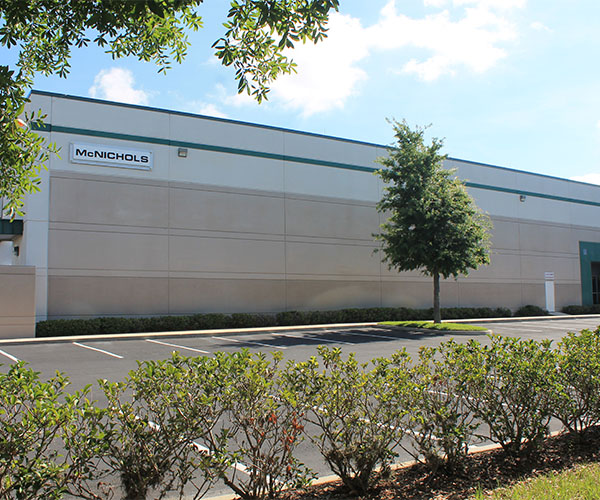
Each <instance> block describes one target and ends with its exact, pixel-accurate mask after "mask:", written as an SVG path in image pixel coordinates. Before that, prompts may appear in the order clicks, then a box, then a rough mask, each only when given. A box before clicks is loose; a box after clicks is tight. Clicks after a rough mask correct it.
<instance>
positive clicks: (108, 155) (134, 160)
mask: <svg viewBox="0 0 600 500" xmlns="http://www.w3.org/2000/svg"><path fill="white" fill-rule="evenodd" d="M70 159H71V162H72V163H84V164H86V165H102V166H106V167H118V168H133V169H136V170H152V166H153V163H154V158H153V154H152V151H147V150H140V149H130V148H118V147H114V146H109V145H106V144H85V143H82V142H72V143H71V151H70Z"/></svg>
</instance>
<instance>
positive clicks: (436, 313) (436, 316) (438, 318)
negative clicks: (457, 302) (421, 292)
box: [433, 271, 442, 323]
mask: <svg viewBox="0 0 600 500" xmlns="http://www.w3.org/2000/svg"><path fill="white" fill-rule="evenodd" d="M433 322H434V323H441V322H442V312H441V310H440V273H438V272H437V271H436V272H434V273H433Z"/></svg>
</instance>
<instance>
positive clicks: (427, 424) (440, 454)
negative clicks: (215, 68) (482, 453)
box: [406, 347, 478, 473]
mask: <svg viewBox="0 0 600 500" xmlns="http://www.w3.org/2000/svg"><path fill="white" fill-rule="evenodd" d="M406 394H407V396H408V402H407V404H406V407H407V408H408V409H409V411H408V413H407V416H406V426H407V429H408V432H407V435H408V437H409V438H410V441H411V442H412V444H413V449H407V450H406V451H408V452H409V453H410V454H411V455H413V457H414V458H415V460H420V457H423V459H424V461H425V463H426V464H427V466H428V467H429V468H430V469H431V471H432V472H434V473H435V472H437V471H438V469H440V468H442V469H443V470H445V471H447V472H454V471H456V470H458V469H460V468H461V466H462V464H463V462H464V460H465V458H466V456H467V453H468V451H469V442H470V441H471V438H472V437H473V433H474V431H475V429H476V428H477V426H478V424H477V422H476V419H475V416H474V414H473V413H472V412H471V411H470V410H469V408H468V406H467V404H466V403H467V401H466V399H465V398H464V397H461V394H460V391H459V387H458V381H457V380H456V377H455V371H454V370H453V368H452V365H451V364H449V363H447V362H446V360H444V359H443V357H440V356H439V352H438V349H436V348H431V347H423V348H421V350H420V351H419V362H418V363H417V365H416V366H414V367H413V368H412V370H411V381H410V390H409V391H407V393H406Z"/></svg>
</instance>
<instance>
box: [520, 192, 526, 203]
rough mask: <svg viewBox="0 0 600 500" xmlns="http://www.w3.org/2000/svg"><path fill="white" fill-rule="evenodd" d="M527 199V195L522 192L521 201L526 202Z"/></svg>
mask: <svg viewBox="0 0 600 500" xmlns="http://www.w3.org/2000/svg"><path fill="white" fill-rule="evenodd" d="M526 199H527V196H525V195H524V194H522V195H521V196H519V201H520V202H524V201H525V200H526Z"/></svg>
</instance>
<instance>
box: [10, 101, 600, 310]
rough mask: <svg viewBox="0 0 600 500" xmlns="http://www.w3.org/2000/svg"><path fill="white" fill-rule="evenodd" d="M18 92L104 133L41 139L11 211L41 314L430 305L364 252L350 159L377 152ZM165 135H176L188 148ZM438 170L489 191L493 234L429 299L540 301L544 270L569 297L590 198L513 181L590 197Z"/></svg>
mask: <svg viewBox="0 0 600 500" xmlns="http://www.w3.org/2000/svg"><path fill="white" fill-rule="evenodd" d="M33 98H34V100H36V103H35V105H36V106H37V105H38V104H39V105H40V106H41V107H42V108H44V112H46V113H48V114H49V119H48V120H49V121H51V123H52V124H53V125H57V126H61V125H63V126H68V127H75V128H77V127H81V128H82V129H88V128H89V127H90V125H89V123H90V122H89V117H90V116H93V117H94V121H93V123H94V127H95V129H96V130H99V131H101V132H103V134H105V135H108V136H111V137H106V138H105V137H97V136H94V135H86V134H84V133H82V134H79V135H77V134H66V133H62V132H60V131H57V130H53V131H52V132H50V133H46V135H47V136H48V138H49V139H50V140H51V141H53V142H56V143H57V145H58V146H59V147H62V150H63V154H62V156H61V158H53V159H52V160H51V162H50V172H49V173H48V174H45V175H47V177H48V178H49V179H46V178H45V180H44V182H45V183H46V184H47V188H46V189H45V190H44V193H45V194H44V197H41V198H35V199H33V198H32V200H31V206H32V207H33V211H32V212H31V213H32V214H34V215H35V217H33V218H31V220H27V221H26V225H25V227H26V228H27V231H28V234H27V235H25V236H24V242H23V246H24V248H26V249H28V250H27V252H26V255H27V259H29V260H27V259H24V261H23V262H21V263H26V264H34V265H36V267H37V275H38V278H37V283H38V287H37V288H38V289H37V292H36V293H37V295H38V299H39V298H41V299H40V300H38V304H37V305H38V311H40V310H41V309H40V307H41V306H40V305H41V304H43V305H44V308H45V304H46V302H45V301H46V299H45V297H46V295H45V294H46V291H45V290H46V270H47V291H48V299H47V304H48V314H49V316H50V317H76V316H97V315H113V314H114V315H129V314H134V315H146V314H184V313H194V312H209V311H224V312H235V311H257V312H258V311H262V312H275V311H281V310H286V309H329V308H331V309H335V308H340V307H366V306H379V305H382V306H408V307H429V306H430V305H431V294H432V290H431V288H432V286H431V280H430V278H427V277H424V276H422V275H421V274H420V273H419V272H418V271H413V272H408V273H400V274H399V273H397V272H395V271H390V270H388V269H387V267H386V265H382V264H381V263H380V256H378V255H376V254H374V253H373V250H374V249H375V248H376V247H377V244H376V243H375V242H374V241H373V237H372V234H373V233H375V232H376V231H377V230H378V227H379V224H380V223H381V221H382V217H381V216H380V215H379V214H378V213H377V211H376V208H375V205H376V203H377V201H378V200H379V199H380V197H381V194H382V184H381V181H380V180H379V178H378V177H376V176H375V175H373V174H372V173H371V172H368V171H361V170H360V169H361V168H363V169H364V168H367V169H369V168H371V169H372V168H375V167H378V165H377V164H376V163H375V160H376V158H377V157H380V156H383V155H385V153H386V151H385V148H384V147H381V146H376V145H369V144H365V143H360V142H356V141H344V140H339V139H334V138H327V137H323V136H316V135H312V134H302V133H296V132H293V131H286V130H282V129H275V128H269V127H261V126H252V125H244V124H240V123H234V122H227V121H222V120H210V119H206V118H199V117H194V116H187V115H184V114H179V113H170V112H165V111H152V110H148V109H141V108H134V107H128V106H115V105H111V104H104V103H98V102H91V101H86V100H76V99H75V100H73V99H68V98H63V97H48V96H36V95H35V94H34V96H33ZM118 134H127V135H128V136H129V137H132V136H136V140H135V141H132V140H129V139H126V138H125V137H124V136H119V135H118ZM145 138H148V140H146V139H145ZM169 140H173V141H189V143H190V144H192V146H190V147H189V148H188V155H187V158H179V157H178V156H177V146H176V145H169V144H168V141H169ZM74 141H79V142H84V143H98V144H112V145H114V146H119V147H126V146H131V147H133V146H135V148H136V149H144V150H149V151H152V153H153V154H154V167H153V169H152V170H151V171H137V170H130V169H125V168H115V167H110V166H94V165H84V164H75V163H71V162H70V161H69V155H68V151H69V145H70V143H72V142H74ZM144 141H146V142H144ZM194 144H195V145H196V146H194ZM203 146H208V147H209V148H212V149H213V150H211V151H208V150H206V148H204V147H203ZM215 148H217V149H218V148H222V149H221V150H220V151H217V150H214V149H215ZM261 155H263V156H264V155H268V158H265V157H261ZM302 159H304V161H303V160H302ZM315 161H320V162H325V164H314V162H315ZM447 165H448V166H449V167H457V168H458V175H459V177H461V178H462V179H465V180H468V181H469V182H472V183H478V184H482V185H487V186H488V187H491V188H492V189H489V188H482V187H471V188H469V191H470V193H471V194H472V195H473V196H474V197H475V199H476V201H477V203H478V204H479V205H480V207H481V208H483V209H484V210H485V211H487V212H488V213H489V214H490V215H491V217H492V219H493V222H494V230H493V239H492V241H493V251H492V264H491V265H490V266H489V267H485V268H481V269H479V270H477V271H473V272H472V273H471V274H470V275H469V277H468V278H464V277H461V278H459V279H458V280H453V279H450V280H446V281H444V282H443V283H442V304H443V306H447V307H452V306H506V307H511V308H517V307H519V306H521V305H524V304H528V303H531V304H536V305H540V306H544V305H545V304H544V303H543V302H544V297H545V294H544V273H545V272H548V271H552V272H554V273H555V276H556V305H557V307H558V308H560V307H562V306H563V305H567V304H571V303H579V302H580V300H581V289H580V276H579V273H580V271H579V254H578V252H579V249H578V242H579V241H580V240H581V241H600V228H599V224H598V221H599V220H600V207H596V206H591V205H585V204H578V203H573V202H568V201H565V200H562V201H561V200H553V199H548V198H544V197H542V196H529V195H528V196H527V197H526V199H525V201H521V200H520V196H519V194H518V191H519V190H524V191H528V192H529V191H531V192H534V193H535V192H537V193H541V194H546V195H552V196H558V197H562V198H573V199H576V200H577V199H580V200H588V201H594V200H595V201H597V200H599V199H600V187H594V186H589V185H585V184H582V183H575V182H570V181H566V180H561V179H552V178H548V177H544V176H539V175H535V174H528V173H525V172H517V171H512V170H508V169H502V168H497V167H491V166H489V165H481V164H476V163H470V162H462V161H456V160H448V163H447ZM345 167H346V168H345ZM46 184H45V186H46ZM493 188H501V189H505V190H509V191H508V192H499V191H497V190H494V189H493ZM510 190H513V191H512V192H511V191H510ZM36 200H37V201H36ZM44 210H46V212H44ZM28 213H30V212H29V210H28ZM40 283H42V285H43V286H39V284H40ZM42 309H43V308H42ZM44 310H45V309H44Z"/></svg>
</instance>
